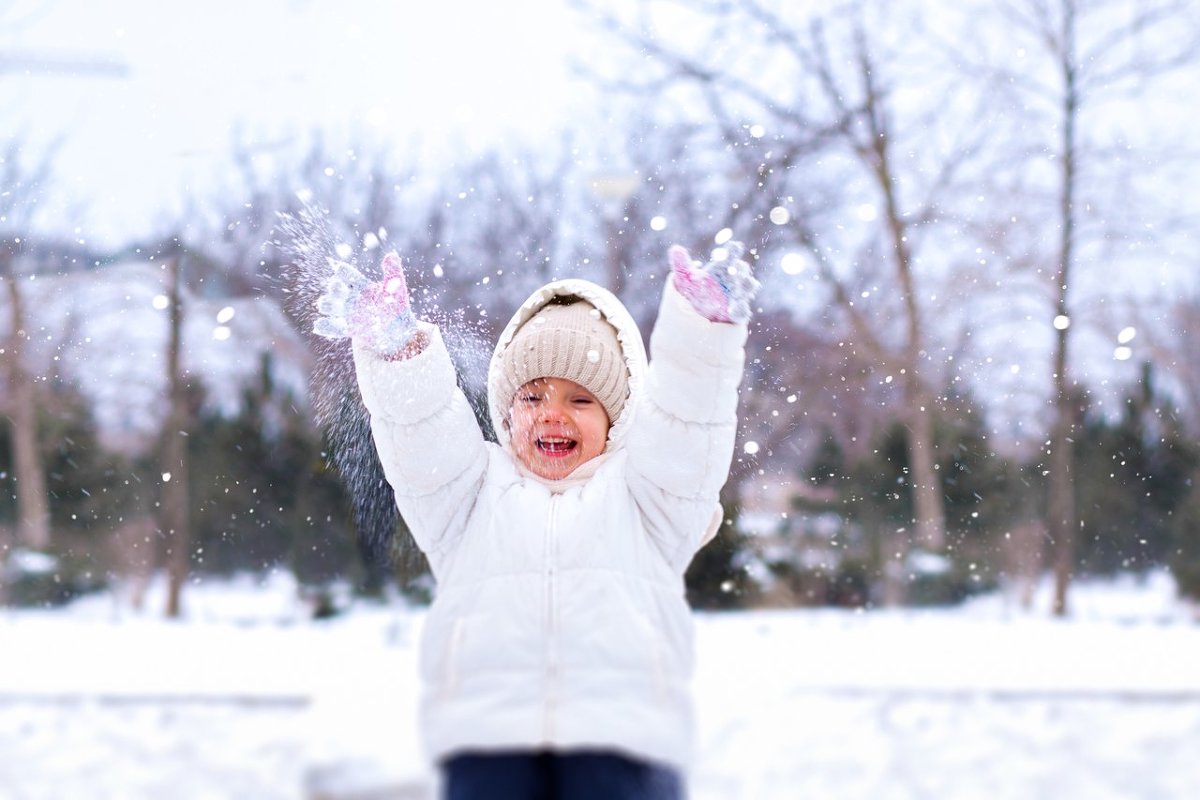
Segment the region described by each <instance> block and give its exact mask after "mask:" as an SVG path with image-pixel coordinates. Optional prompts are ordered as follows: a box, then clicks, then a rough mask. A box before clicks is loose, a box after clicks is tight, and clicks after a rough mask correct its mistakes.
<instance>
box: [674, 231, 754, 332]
mask: <svg viewBox="0 0 1200 800" xmlns="http://www.w3.org/2000/svg"><path fill="white" fill-rule="evenodd" d="M743 252H745V248H744V247H743V246H742V243H741V242H730V243H728V244H726V245H725V246H723V247H719V248H717V249H716V250H714V251H713V254H712V258H711V259H710V260H709V262H708V263H707V264H704V265H703V266H700V263H699V262H697V261H692V258H691V256H689V255H688V252H687V250H684V249H683V248H682V247H680V246H679V245H675V246H674V247H672V248H671V250H670V262H671V274H672V275H674V277H675V289H676V290H677V291H678V292H679V293H680V294H681V295H683V296H684V297H685V298H687V300H688V302H690V303H691V304H692V308H694V309H696V311H697V312H699V313H700V314H701V315H702V316H703V317H705V318H706V319H708V320H711V321H712V322H742V323H744V322H748V321H749V320H750V301H751V300H753V299H754V295H755V293H756V292H757V291H758V287H759V283H758V281H756V280H755V279H754V276H753V275H752V274H751V273H750V265H749V264H747V263H746V262H745V261H743V260H742V253H743Z"/></svg>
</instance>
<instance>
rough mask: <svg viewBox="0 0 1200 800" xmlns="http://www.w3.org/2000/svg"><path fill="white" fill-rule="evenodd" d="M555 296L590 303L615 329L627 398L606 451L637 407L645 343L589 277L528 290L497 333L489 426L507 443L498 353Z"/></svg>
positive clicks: (617, 305) (618, 441)
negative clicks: (625, 376)
mask: <svg viewBox="0 0 1200 800" xmlns="http://www.w3.org/2000/svg"><path fill="white" fill-rule="evenodd" d="M555 297H578V298H580V299H582V300H585V301H587V302H588V303H590V304H591V305H593V306H594V307H595V308H596V309H598V310H599V311H600V313H601V314H602V315H603V316H604V318H605V320H607V321H608V323H609V324H610V325H612V326H613V328H615V329H616V331H617V341H618V342H619V343H620V346H621V353H622V356H623V358H624V361H625V366H626V368H627V369H628V370H629V399H628V400H627V401H626V402H625V406H624V408H623V409H621V413H620V415H619V416H618V417H617V418H616V419H615V420H612V424H611V425H610V426H609V430H608V448H607V452H612V451H613V450H616V449H617V448H619V447H620V446H621V444H622V442H623V441H624V438H625V432H626V431H627V430H628V429H629V425H630V422H631V420H632V419H633V416H634V414H636V411H637V405H638V402H637V401H638V398H640V397H641V395H642V392H643V385H644V381H645V375H646V364H647V360H646V345H645V343H644V342H643V341H642V334H641V332H640V331H639V330H638V327H637V324H636V323H635V322H634V321H633V317H632V316H630V314H629V311H628V309H626V308H625V306H624V304H622V303H621V301H620V300H618V299H617V297H616V295H614V294H613V293H612V292H610V291H608V290H607V289H605V288H604V287H602V286H599V285H597V284H595V283H592V282H591V281H585V280H582V279H580V278H567V279H565V280H558V281H553V282H551V283H548V284H546V285H545V286H543V287H542V288H540V289H538V290H537V291H536V292H534V293H533V294H531V295H530V296H529V298H528V299H526V300H525V302H524V303H522V304H521V307H520V308H518V309H517V311H516V313H515V314H513V316H512V319H510V320H509V321H508V325H506V326H505V327H504V330H503V331H502V332H501V333H500V338H499V339H498V340H497V341H496V348H495V350H493V351H492V360H491V363H490V364H489V366H488V411H489V413H490V415H491V419H492V428H493V429H494V430H495V432H496V438H497V439H498V440H499V442H500V445H501V446H502V447H505V448H507V447H508V445H509V435H508V427H507V426H506V425H505V424H504V421H505V418H506V417H507V416H508V410H509V405H510V403H511V401H512V398H511V397H500V391H499V389H498V387H499V383H500V379H499V376H500V370H501V369H502V364H501V359H500V357H501V355H502V354H503V353H504V351H505V350H506V349H507V348H508V346H509V344H510V343H511V342H512V340H513V336H515V335H516V333H517V331H518V330H520V329H521V326H522V325H524V324H525V323H526V322H528V321H529V319H530V318H531V317H532V316H533V315H534V314H536V313H537V312H538V311H540V310H541V309H542V307H543V306H545V305H546V304H547V303H549V302H550V301H551V300H552V299H554V298H555Z"/></svg>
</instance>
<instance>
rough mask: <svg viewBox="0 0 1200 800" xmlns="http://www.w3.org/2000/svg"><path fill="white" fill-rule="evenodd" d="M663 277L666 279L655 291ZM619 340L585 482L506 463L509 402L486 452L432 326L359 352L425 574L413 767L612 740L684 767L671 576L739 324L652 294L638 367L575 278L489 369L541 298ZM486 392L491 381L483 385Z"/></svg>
mask: <svg viewBox="0 0 1200 800" xmlns="http://www.w3.org/2000/svg"><path fill="white" fill-rule="evenodd" d="M668 284H669V282H668ZM563 294H565V295H579V296H582V297H583V298H585V299H587V300H589V301H590V302H591V303H592V304H593V305H595V306H596V307H597V308H599V309H600V310H601V311H602V312H603V313H604V315H605V316H606V317H607V319H608V320H609V321H610V322H611V323H612V324H613V325H614V326H615V327H616V328H617V331H618V337H619V339H620V341H621V343H622V347H623V349H624V352H625V358H626V363H627V364H628V366H629V369H630V399H629V401H628V402H627V403H626V405H625V408H624V410H623V411H622V413H621V416H620V417H619V418H618V419H617V420H616V421H615V422H614V423H613V425H612V427H611V429H610V433H609V445H608V449H607V451H606V452H605V454H604V455H602V456H600V457H599V458H598V459H594V460H593V461H594V462H597V463H592V462H588V463H586V464H584V465H583V466H581V467H580V469H579V470H577V472H582V471H584V470H587V469H589V468H590V469H594V474H592V475H591V477H590V478H589V479H587V480H586V481H577V480H576V481H572V480H571V479H570V478H568V479H567V480H565V481H560V482H557V484H556V485H549V484H547V483H546V482H545V481H542V480H540V479H538V478H537V477H534V476H530V475H529V474H528V473H525V472H524V471H523V470H522V469H520V467H519V465H518V464H517V462H516V461H515V460H514V459H513V458H512V457H511V456H510V455H509V453H508V451H507V449H506V447H507V444H508V442H507V439H508V437H507V433H506V431H505V429H504V426H503V424H502V420H503V417H504V415H505V414H506V412H507V404H508V402H509V401H510V400H511V398H496V397H491V398H489V400H490V404H491V407H492V417H493V419H494V420H495V421H496V423H497V424H496V430H497V434H498V436H499V438H500V440H501V441H500V444H493V443H490V442H486V441H485V440H484V437H483V435H482V434H481V432H480V429H479V426H478V424H477V423H476V421H475V417H474V415H473V413H472V411H471V408H470V406H469V405H468V403H467V401H466V398H465V397H464V396H463V394H462V392H461V391H460V390H459V388H458V387H457V385H456V379H455V372H454V368H453V366H452V365H451V362H450V358H449V356H448V354H447V351H446V348H445V345H444V344H443V343H442V340H441V337H440V335H439V333H438V331H437V329H436V328H434V327H433V326H430V325H425V324H424V323H422V324H423V327H424V330H425V331H426V332H427V333H428V334H429V336H430V343H429V344H428V345H427V346H426V348H425V350H424V351H423V352H422V353H420V354H419V355H417V356H415V357H413V358H411V359H409V360H407V361H396V362H388V361H384V360H381V359H378V358H376V357H374V356H372V355H371V354H370V353H369V352H367V351H364V350H359V349H356V351H355V363H356V366H357V370H358V380H359V385H360V387H361V391H362V397H363V401H364V403H365V404H366V407H367V409H368V411H369V412H370V414H371V425H372V431H373V433H374V438H375V444H376V447H377V449H378V451H379V456H380V459H381V461H382V464H383V468H384V471H385V473H386V475H387V478H388V481H389V482H390V483H391V485H392V488H393V489H394V490H395V494H396V502H397V504H398V505H399V508H400V513H401V514H402V516H403V517H404V520H405V522H407V523H408V526H409V527H410V529H411V530H412V533H413V536H414V538H415V539H416V541H417V543H418V544H419V545H420V547H421V549H422V550H423V551H424V552H425V554H426V556H427V557H428V559H429V563H430V567H431V568H432V571H433V575H434V577H435V579H436V581H437V589H436V599H435V600H434V602H433V606H432V607H431V608H430V611H429V615H428V617H427V620H426V623H425V627H424V633H423V636H422V642H421V657H420V663H421V676H422V680H423V694H422V731H423V736H424V739H425V743H426V745H427V748H428V750H429V753H430V755H431V756H432V757H433V758H434V759H441V758H444V757H446V756H448V755H450V754H452V753H455V752H461V751H464V750H496V749H514V748H516V749H543V748H547V749H556V750H563V749H570V748H579V747H589V748H598V747H599V748H612V749H616V750H619V751H624V752H625V753H627V754H630V755H634V756H636V757H641V758H648V759H653V760H657V761H663V762H667V763H670V764H673V765H676V766H678V767H681V768H686V766H687V764H688V761H689V758H690V752H689V751H690V745H691V737H692V706H691V699H690V688H689V684H690V677H691V672H692V628H691V617H690V611H689V609H688V607H687V603H686V601H685V599H684V584H683V573H684V570H685V569H686V568H687V565H688V562H689V561H690V560H691V558H692V556H693V555H694V554H695V552H696V550H698V549H699V547H700V546H701V545H702V544H703V543H704V541H706V536H711V533H712V531H713V530H715V526H714V525H712V523H713V522H714V510H716V511H717V512H718V514H717V519H716V521H718V522H719V506H718V505H717V495H718V492H719V490H720V488H721V486H722V484H723V483H724V482H725V480H726V477H727V475H728V471H729V464H730V460H731V458H732V454H733V444H734V432H735V426H736V418H735V410H736V406H737V387H738V383H739V381H740V380H741V373H742V362H743V345H744V343H745V339H746V327H745V326H744V325H729V324H720V323H712V322H709V321H708V320H706V319H704V318H703V317H701V316H700V315H699V314H697V313H696V312H695V311H694V310H693V309H692V307H691V305H690V304H689V303H688V302H687V301H686V300H684V299H683V298H682V297H680V296H679V295H678V294H677V293H676V292H675V290H674V289H673V288H670V287H669V286H668V288H667V290H666V292H665V294H664V297H663V302H662V306H661V309H660V312H659V317H658V321H657V324H656V327H655V329H654V333H653V336H652V337H651V348H650V349H651V353H652V355H653V360H652V361H651V362H650V363H649V365H648V366H647V363H646V355H645V350H644V347H643V345H642V340H641V337H640V335H639V334H638V331H637V327H636V326H635V324H634V322H633V320H632V319H631V318H630V316H629V314H628V312H627V311H626V310H625V308H624V307H623V306H622V305H621V304H620V302H619V301H618V300H617V299H616V298H615V297H613V296H612V295H611V294H610V293H608V292H607V291H605V290H604V289H601V288H600V287H598V286H595V285H594V284H591V283H588V282H586V281H579V280H567V281H559V282H556V283H552V284H549V285H547V286H546V287H543V288H542V289H540V290H539V291H538V292H536V293H534V295H533V296H532V297H530V299H529V300H528V301H527V302H526V303H525V304H524V305H523V306H522V307H521V309H520V310H519V311H518V312H517V314H516V315H514V317H513V320H512V321H511V322H510V323H509V325H508V328H507V329H506V330H505V331H504V333H503V334H502V335H501V337H500V340H499V343H498V344H497V346H496V355H494V356H493V359H492V371H493V374H494V372H495V370H496V369H497V368H498V367H497V364H498V354H499V353H500V352H502V351H503V349H504V347H506V346H507V344H508V342H509V341H510V340H511V338H512V335H513V334H514V333H515V332H516V330H517V328H518V327H519V326H520V325H521V324H522V323H523V322H524V321H525V320H527V319H528V318H529V317H530V316H531V315H532V314H533V313H534V312H535V311H536V310H537V309H538V308H540V307H541V306H542V305H543V304H544V303H545V302H546V301H547V300H548V299H549V298H550V297H552V296H553V295H563ZM491 385H492V383H491V381H489V386H491Z"/></svg>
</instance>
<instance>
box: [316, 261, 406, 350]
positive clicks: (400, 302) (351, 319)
mask: <svg viewBox="0 0 1200 800" xmlns="http://www.w3.org/2000/svg"><path fill="white" fill-rule="evenodd" d="M330 263H331V264H332V266H333V276H332V277H330V278H329V280H328V281H327V282H326V284H325V293H324V294H322V295H321V296H320V297H319V298H317V311H318V313H319V314H320V315H321V316H320V317H318V318H317V321H316V323H315V324H314V325H313V332H314V333H316V334H317V335H318V336H323V337H325V338H327V339H344V338H347V337H349V338H351V339H353V340H354V341H355V342H357V343H358V344H360V345H362V346H364V347H366V348H367V349H369V350H371V351H373V352H374V353H376V354H377V355H380V356H385V357H387V356H394V355H396V354H398V353H400V352H402V351H403V350H404V349H405V347H406V346H407V345H409V344H410V342H411V341H412V339H413V336H414V334H415V333H416V332H417V320H416V317H414V316H413V313H412V309H411V308H410V307H409V303H408V286H407V284H406V283H405V280H404V268H403V267H402V266H401V264H400V256H398V255H397V254H396V253H395V252H391V253H388V254H387V255H386V256H384V257H383V261H382V263H381V264H380V268H381V269H382V271H383V278H382V280H378V281H373V282H372V281H369V280H368V279H367V278H366V276H365V275H363V274H362V273H361V272H359V271H358V270H357V269H355V268H354V267H352V266H350V265H349V264H347V263H346V262H344V261H336V260H334V259H330Z"/></svg>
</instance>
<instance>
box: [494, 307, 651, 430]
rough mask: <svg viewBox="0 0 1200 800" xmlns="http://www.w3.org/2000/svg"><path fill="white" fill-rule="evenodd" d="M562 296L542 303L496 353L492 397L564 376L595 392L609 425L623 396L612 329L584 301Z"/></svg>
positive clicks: (625, 382)
mask: <svg viewBox="0 0 1200 800" xmlns="http://www.w3.org/2000/svg"><path fill="white" fill-rule="evenodd" d="M563 299H564V300H565V301H566V302H551V303H549V304H547V305H546V306H544V307H543V308H542V309H541V310H540V311H538V312H537V313H536V314H534V315H533V316H532V317H530V318H529V320H528V321H527V322H526V323H525V324H524V325H522V326H521V328H520V329H519V330H518V331H517V332H516V334H515V335H514V336H513V338H512V341H511V342H509V344H508V347H507V348H506V349H505V350H504V353H503V355H502V356H501V372H500V380H499V383H498V386H497V395H496V396H497V397H505V398H509V399H511V398H512V397H513V396H514V395H515V394H516V393H517V390H518V389H520V388H521V387H522V386H524V385H525V384H526V383H528V382H529V381H531V380H534V379H535V378H564V379H566V380H569V381H574V382H575V383H578V384H579V385H580V386H582V387H583V388H585V389H587V390H588V391H589V392H591V393H592V394H593V395H595V396H596V399H597V400H599V401H600V404H601V405H602V406H604V410H605V411H606V412H608V422H609V424H610V425H611V424H612V423H613V422H615V421H616V419H617V417H618V416H620V414H621V409H622V408H624V407H625V400H626V398H627V397H628V395H629V369H628V367H627V366H626V365H625V358H624V354H623V352H622V350H621V344H620V342H619V341H618V340H617V331H616V328H614V327H613V326H612V325H610V324H609V323H608V322H607V321H606V320H605V319H604V318H603V317H602V316H601V314H600V311H599V310H598V309H597V308H596V307H595V306H593V305H592V304H591V303H589V302H587V301H586V300H582V299H580V298H576V297H565V298H563Z"/></svg>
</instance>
